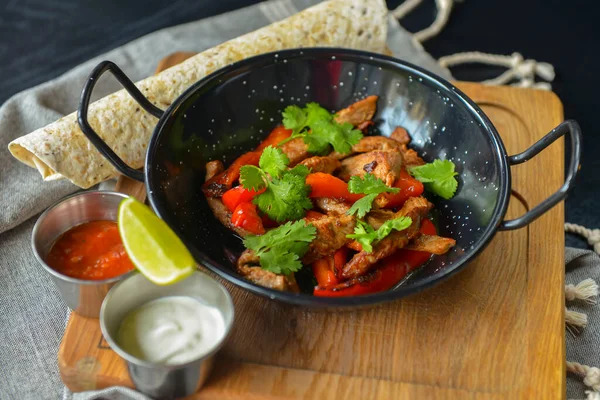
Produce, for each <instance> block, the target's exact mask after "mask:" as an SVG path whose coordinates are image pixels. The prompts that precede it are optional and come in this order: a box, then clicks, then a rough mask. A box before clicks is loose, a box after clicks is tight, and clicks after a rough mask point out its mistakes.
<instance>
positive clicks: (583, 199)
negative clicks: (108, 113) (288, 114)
mask: <svg viewBox="0 0 600 400" xmlns="http://www.w3.org/2000/svg"><path fill="white" fill-rule="evenodd" d="M401 2H402V0H388V5H389V6H390V8H392V7H394V6H396V5H398V4H400V3H401ZM254 3H258V0H198V1H189V0H122V1H114V0H109V1H106V0H24V1H11V0H0V60H2V61H1V62H0V77H2V78H1V79H0V103H2V102H4V101H5V100H7V99H8V98H9V97H10V96H11V95H13V94H15V93H17V92H19V91H21V90H23V89H26V88H29V87H31V86H34V85H37V84H39V83H42V82H44V81H47V80H49V79H52V78H54V77H56V76H58V75H60V74H62V73H63V72H65V71H67V70H69V69H70V68H72V67H74V66H76V65H77V64H79V63H81V62H83V61H86V60H88V59H89V58H91V57H94V56H96V55H98V54H101V53H104V52H106V51H108V50H110V49H112V48H114V47H117V46H120V45H122V44H124V43H127V42H129V41H131V40H133V39H135V38H138V37H140V36H142V35H144V34H147V33H150V32H152V31H155V30H157V29H160V28H164V27H168V26H172V25H177V24H181V23H185V22H189V21H193V20H197V19H200V18H205V17H209V16H212V15H216V14H220V13H223V12H226V11H230V10H234V9H236V8H240V7H244V6H248V5H251V4H254ZM592 10H593V7H592V8H590V7H587V6H586V4H585V2H584V1H583V0H579V1H571V0H486V1H467V2H459V3H457V5H456V6H455V9H454V11H453V13H452V15H451V17H450V21H449V23H448V25H447V26H446V28H445V29H444V30H443V31H442V33H441V34H440V35H439V36H438V37H436V38H433V39H431V40H430V41H428V42H426V43H425V48H426V49H427V50H428V51H429V52H430V53H431V54H432V55H433V56H434V57H436V58H437V57H441V56H443V55H448V54H453V53H456V52H462V51H474V50H477V51H483V52H490V53H498V54H511V53H512V52H515V51H518V52H520V53H521V54H523V56H524V57H525V58H532V59H536V60H538V61H546V62H549V63H551V64H553V65H554V66H555V68H556V73H557V77H556V80H555V82H554V83H553V90H554V91H555V92H556V93H557V94H558V96H559V97H560V98H561V100H562V101H563V104H564V109H565V118H573V119H575V120H577V121H578V122H579V123H580V125H581V127H582V129H583V133H584V151H583V156H582V163H581V165H582V168H581V171H580V175H579V178H578V181H577V186H576V188H575V189H574V191H573V192H572V193H571V194H570V195H569V197H568V199H567V202H566V220H567V221H568V222H573V223H577V224H582V225H585V226H588V227H591V228H596V227H600V213H599V212H597V211H596V209H595V205H597V204H600V202H599V200H600V190H599V188H600V157H599V156H598V155H597V154H598V153H600V135H599V134H598V133H597V131H598V129H599V128H598V126H597V125H596V124H595V123H594V116H595V112H598V111H597V110H598V104H599V103H600V102H599V101H598V99H597V97H596V96H597V95H598V93H599V92H600V80H599V79H598V68H599V66H600V47H599V39H600V29H598V21H597V18H596V17H597V15H596V14H595V13H594V12H593V11H592ZM434 16H435V6H434V1H433V0H425V2H424V4H423V5H422V6H420V7H419V8H418V9H417V10H416V11H414V12H413V13H412V14H411V15H410V16H408V17H407V18H405V19H404V20H403V21H402V24H403V25H404V26H405V27H406V28H407V29H408V30H410V31H417V30H420V29H422V28H424V27H426V26H428V25H429V24H430V23H431V22H432V20H433V18H434ZM500 72H502V70H497V71H494V70H493V69H491V68H487V67H484V68H482V67H481V66H465V67H460V68H457V69H455V70H453V73H454V75H455V77H456V78H458V79H462V80H483V79H487V78H491V77H493V76H495V75H497V74H499V73H500ZM595 154H596V155H595ZM540 173H541V172H540ZM541 179H543V177H541ZM567 244H569V245H573V246H579V247H583V246H585V242H583V241H581V240H579V239H577V238H574V237H567Z"/></svg>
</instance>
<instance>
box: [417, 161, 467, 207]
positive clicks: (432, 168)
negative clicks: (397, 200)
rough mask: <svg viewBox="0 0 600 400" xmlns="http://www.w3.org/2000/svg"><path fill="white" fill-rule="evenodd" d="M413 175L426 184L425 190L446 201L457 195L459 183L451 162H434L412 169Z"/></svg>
mask: <svg viewBox="0 0 600 400" xmlns="http://www.w3.org/2000/svg"><path fill="white" fill-rule="evenodd" d="M409 172H410V173H411V175H412V176H413V177H414V178H415V179H417V180H419V181H421V182H423V183H424V186H425V188H426V189H427V190H428V191H430V192H433V193H435V194H437V195H438V196H440V197H443V198H444V199H446V200H447V199H450V198H452V196H454V193H456V188H457V187H458V181H457V180H456V178H455V176H456V175H458V173H457V172H455V171H454V163H453V162H452V161H449V160H444V161H442V160H439V159H438V160H434V161H433V162H432V163H429V164H425V165H420V166H418V167H412V168H410V169H409Z"/></svg>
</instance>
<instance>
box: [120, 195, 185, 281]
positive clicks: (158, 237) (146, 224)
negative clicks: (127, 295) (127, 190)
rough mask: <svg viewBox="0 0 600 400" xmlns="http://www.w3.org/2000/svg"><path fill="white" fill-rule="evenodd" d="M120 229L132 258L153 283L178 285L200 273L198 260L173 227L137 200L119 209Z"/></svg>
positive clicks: (129, 199) (130, 198) (126, 202)
mask: <svg viewBox="0 0 600 400" xmlns="http://www.w3.org/2000/svg"><path fill="white" fill-rule="evenodd" d="M118 225H119V233H120V234H121V239H122V240H123V245H124V246H125V250H126V251H127V254H128V255H129V258H130V259H131V261H132V262H133V264H134V265H135V266H136V268H137V270H138V271H140V272H141V273H142V274H143V275H144V276H145V277H146V278H148V280H150V281H152V282H153V283H155V284H157V285H169V284H172V283H176V282H179V281H180V280H182V279H184V278H187V277H188V276H189V275H191V274H192V273H193V272H194V270H195V269H196V262H195V261H194V258H193V257H192V255H191V254H190V252H189V251H188V249H187V248H186V247H185V245H184V244H183V242H182V241H181V239H179V237H178V236H177V235H176V234H175V232H173V231H172V230H171V228H169V225H167V223H166V222H165V221H163V220H162V219H160V218H159V217H158V216H157V215H156V214H154V213H153V212H152V210H150V208H148V207H147V206H145V205H144V204H142V203H140V202H139V201H137V200H135V199H134V198H133V197H129V198H127V199H125V200H123V201H122V202H121V204H120V205H119V212H118Z"/></svg>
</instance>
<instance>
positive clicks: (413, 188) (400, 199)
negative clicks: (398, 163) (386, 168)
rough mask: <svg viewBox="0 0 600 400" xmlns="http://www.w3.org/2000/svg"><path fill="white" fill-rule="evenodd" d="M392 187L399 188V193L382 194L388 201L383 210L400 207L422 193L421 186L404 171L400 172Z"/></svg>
mask: <svg viewBox="0 0 600 400" xmlns="http://www.w3.org/2000/svg"><path fill="white" fill-rule="evenodd" d="M394 187H396V188H399V189H400V192H398V193H395V194H392V193H384V194H383V195H384V196H385V197H386V198H387V199H388V203H387V204H386V205H385V208H396V207H402V205H403V204H404V202H405V201H406V200H408V198H409V197H417V196H420V195H421V194H422V193H423V184H422V183H421V182H420V181H418V180H416V179H415V178H413V177H412V176H410V174H409V173H408V172H407V171H406V169H402V170H401V171H400V177H399V178H398V179H397V180H396V182H394Z"/></svg>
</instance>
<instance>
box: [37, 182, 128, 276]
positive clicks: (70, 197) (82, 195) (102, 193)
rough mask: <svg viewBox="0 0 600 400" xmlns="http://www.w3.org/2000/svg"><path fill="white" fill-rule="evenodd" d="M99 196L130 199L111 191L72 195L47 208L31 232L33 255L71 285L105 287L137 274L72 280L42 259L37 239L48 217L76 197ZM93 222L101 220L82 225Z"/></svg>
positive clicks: (47, 269)
mask: <svg viewBox="0 0 600 400" xmlns="http://www.w3.org/2000/svg"><path fill="white" fill-rule="evenodd" d="M98 194H100V195H103V196H116V197H122V198H123V199H126V198H128V197H130V196H128V195H126V194H124V193H119V192H115V191H110V190H88V191H83V192H76V193H72V194H70V195H68V196H65V197H63V198H61V199H59V200H58V201H56V202H55V203H54V204H52V205H51V206H49V207H48V208H46V210H44V212H43V213H42V214H40V216H39V217H38V219H37V221H36V222H35V225H34V226H33V230H32V231H31V249H32V250H33V254H34V256H35V258H36V259H37V261H38V262H39V263H40V264H41V265H42V267H44V269H45V270H46V271H47V272H48V273H50V274H51V275H53V276H55V277H57V278H59V279H61V280H63V281H66V282H70V283H77V284H79V285H104V284H107V283H113V282H117V281H120V280H122V279H125V278H126V277H129V276H131V275H133V273H134V272H135V269H133V270H131V271H128V272H126V273H124V274H121V275H118V276H114V277H112V278H107V279H102V280H93V279H78V278H72V277H70V276H67V275H64V274H61V273H60V272H58V271H56V270H55V269H54V268H52V267H51V266H49V265H48V264H47V263H46V261H45V260H44V259H43V258H42V256H41V254H40V252H39V249H38V248H37V246H36V238H37V237H38V234H39V229H40V226H41V224H42V223H43V222H44V220H45V219H46V218H47V217H48V215H50V213H52V211H54V210H55V209H56V208H57V207H58V206H60V205H61V204H63V203H65V202H67V201H69V200H72V199H73V198H75V197H84V196H90V195H98ZM92 221H101V220H96V219H92V220H89V221H85V222H82V223H81V224H85V223H86V222H92ZM114 222H117V221H116V220H115V221H114ZM81 224H77V225H72V226H70V227H69V228H68V229H67V230H66V231H65V232H68V231H69V230H70V229H73V228H74V227H76V226H79V225H81ZM65 232H63V233H61V235H62V234H64V233H65ZM59 237H60V236H59ZM57 239H58V237H57V238H54V242H56V240H57Z"/></svg>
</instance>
